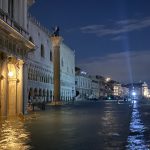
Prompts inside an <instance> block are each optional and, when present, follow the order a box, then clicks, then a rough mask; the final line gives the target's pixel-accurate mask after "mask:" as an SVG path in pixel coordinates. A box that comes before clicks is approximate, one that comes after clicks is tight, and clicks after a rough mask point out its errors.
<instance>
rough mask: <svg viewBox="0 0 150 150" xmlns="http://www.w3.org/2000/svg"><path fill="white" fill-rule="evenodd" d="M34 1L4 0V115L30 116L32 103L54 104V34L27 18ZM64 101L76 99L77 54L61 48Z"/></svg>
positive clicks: (0, 70) (0, 104) (0, 103)
mask: <svg viewBox="0 0 150 150" xmlns="http://www.w3.org/2000/svg"><path fill="white" fill-rule="evenodd" d="M33 3H34V0H0V32H1V34H0V113H1V114H0V115H16V114H19V113H21V112H23V113H26V110H27V103H28V100H31V101H34V100H35V101H52V100H53V51H52V45H51V41H50V34H49V31H48V30H47V29H45V28H44V27H42V26H41V25H40V23H39V22H38V21H37V20H36V19H34V18H33V17H31V16H30V15H27V11H28V7H30V6H31V5H32V4H33ZM60 57H61V58H60V59H61V65H60V66H61V68H60V70H61V99H62V100H71V99H72V98H73V97H74V96H75V71H74V68H75V54H74V51H73V50H72V49H71V48H69V47H68V46H67V45H66V44H65V43H64V42H62V43H61V46H60Z"/></svg>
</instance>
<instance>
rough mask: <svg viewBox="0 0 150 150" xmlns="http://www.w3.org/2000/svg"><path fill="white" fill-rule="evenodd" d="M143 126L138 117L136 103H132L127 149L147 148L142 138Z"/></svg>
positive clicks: (142, 149)
mask: <svg viewBox="0 0 150 150" xmlns="http://www.w3.org/2000/svg"><path fill="white" fill-rule="evenodd" d="M144 132H145V126H144V124H143V123H142V121H141V119H140V113H139V110H138V104H137V103H134V105H133V112H132V117H131V122H130V135H129V136H128V145H127V149H130V150H148V147H147V145H146V143H145V139H144Z"/></svg>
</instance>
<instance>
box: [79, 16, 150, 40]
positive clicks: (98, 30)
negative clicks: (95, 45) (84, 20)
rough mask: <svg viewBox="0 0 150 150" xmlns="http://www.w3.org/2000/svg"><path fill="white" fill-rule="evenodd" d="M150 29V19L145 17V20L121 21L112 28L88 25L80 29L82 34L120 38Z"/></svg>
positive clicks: (114, 23)
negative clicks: (122, 35)
mask: <svg viewBox="0 0 150 150" xmlns="http://www.w3.org/2000/svg"><path fill="white" fill-rule="evenodd" d="M147 27H150V17H145V18H143V19H139V20H137V19H131V20H119V21H116V22H113V23H111V26H107V25H103V24H100V25H88V26H84V27H81V28H80V31H81V32H82V33H86V34H95V35H97V36H98V37H103V36H108V35H111V36H118V35H120V34H123V33H126V32H131V31H139V30H141V29H144V28H147Z"/></svg>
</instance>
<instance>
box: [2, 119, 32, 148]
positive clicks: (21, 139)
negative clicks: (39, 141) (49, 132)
mask: <svg viewBox="0 0 150 150" xmlns="http://www.w3.org/2000/svg"><path fill="white" fill-rule="evenodd" d="M0 124H1V128H0V150H30V149H31V146H29V145H28V143H29V140H30V134H29V132H27V131H26V129H25V125H24V124H23V123H22V122H19V121H16V120H14V121H12V120H5V121H3V122H0Z"/></svg>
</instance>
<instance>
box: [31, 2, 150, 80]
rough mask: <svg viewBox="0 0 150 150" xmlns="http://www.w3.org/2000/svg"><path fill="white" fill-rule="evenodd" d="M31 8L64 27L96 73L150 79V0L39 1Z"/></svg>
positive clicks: (80, 59) (47, 22) (82, 61)
mask: <svg viewBox="0 0 150 150" xmlns="http://www.w3.org/2000/svg"><path fill="white" fill-rule="evenodd" d="M30 11H31V13H32V15H33V16H35V17H36V18H37V19H38V20H39V21H40V22H41V24H43V25H44V26H46V27H47V28H49V29H51V27H53V26H55V25H58V26H59V27H60V33H61V35H62V36H63V38H64V42H65V43H66V44H67V45H69V46H70V47H71V48H72V49H75V51H76V64H77V65H78V66H80V67H82V68H83V69H85V70H87V71H88V72H89V73H90V74H101V75H104V76H110V77H112V78H113V79H116V80H119V81H124V82H131V81H132V80H133V81H139V80H142V81H144V80H145V81H149V77H150V71H149V66H150V62H149V60H148V59H149V57H148V56H150V0H53V1H52V0H37V1H36V3H35V4H34V5H33V6H32V7H31V9H30ZM145 57H146V58H145ZM120 58H122V59H120ZM140 58H141V59H140ZM143 60H144V62H143ZM120 64H122V65H120ZM143 68H145V69H143Z"/></svg>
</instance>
